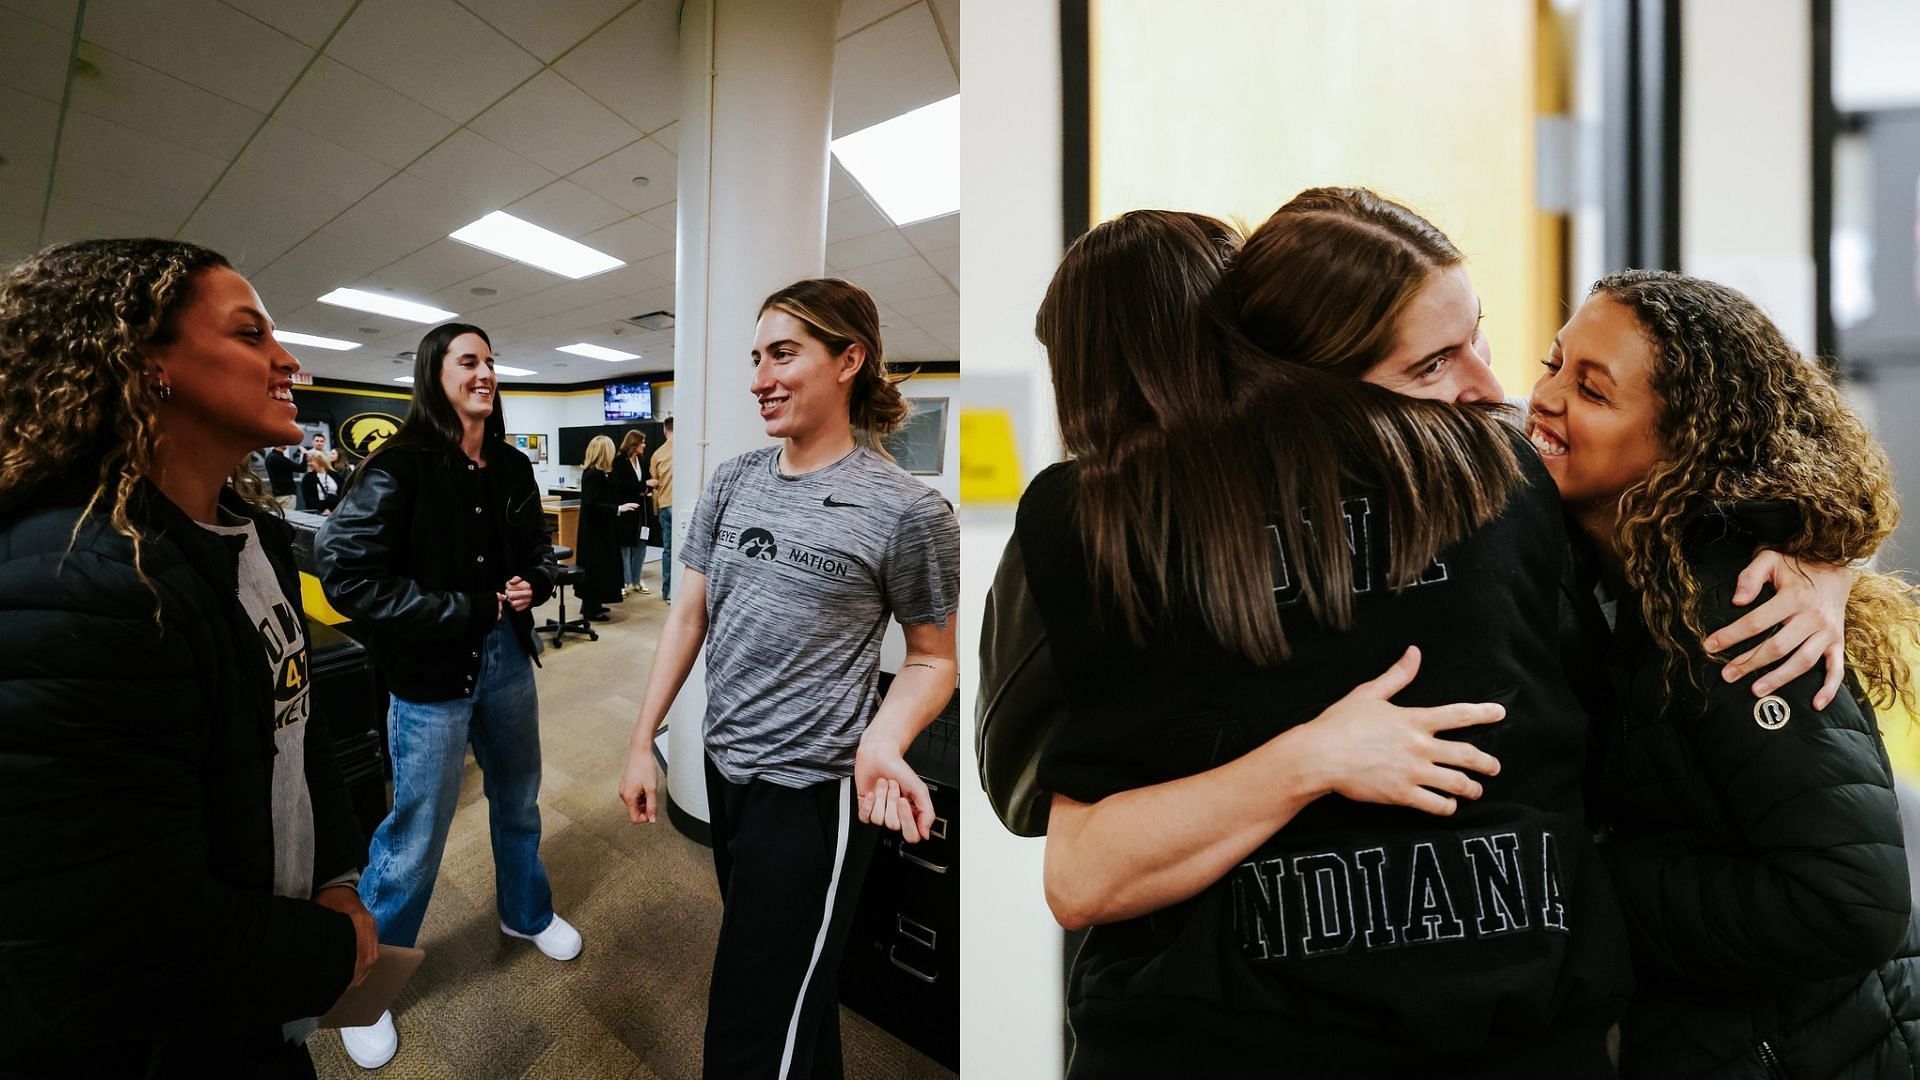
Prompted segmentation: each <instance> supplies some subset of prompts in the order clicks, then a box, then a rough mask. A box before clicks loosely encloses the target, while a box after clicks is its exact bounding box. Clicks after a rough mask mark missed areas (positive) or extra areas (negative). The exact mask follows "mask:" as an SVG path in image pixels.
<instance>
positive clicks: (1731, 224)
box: [1680, 0, 1911, 349]
mask: <svg viewBox="0 0 1920 1080" xmlns="http://www.w3.org/2000/svg"><path fill="white" fill-rule="evenodd" d="M1908 2H1911V0H1908ZM1807 3H1808V0H1687V2H1686V6H1685V7H1683V8H1682V9H1681V13H1680V27H1681V37H1682V40H1681V61H1680V70H1681V88H1680V109H1681V115H1680V266H1681V268H1682V269H1683V270H1685V271H1686V272H1687V273H1689V274H1693V275H1696V276H1699V277H1705V278H1711V279H1713V280H1715V281H1719V282H1722V283H1724V284H1727V285H1730V286H1732V287H1734V288H1736V289H1739V290H1740V291H1742V292H1744V293H1746V294H1747V295H1748V296H1750V297H1752V298H1753V300H1754V301H1755V302H1756V303H1758V304H1759V305H1760V306H1761V307H1762V308H1764V309H1765V310H1766V311H1767V313H1768V314H1769V315H1771V316H1772V317H1773V320H1774V322H1775V323H1776V324H1778V325H1779V327H1780V329H1781V330H1783V331H1785V332H1786V334H1787V336H1788V337H1789V338H1791V339H1792V340H1793V341H1794V342H1795V343H1796V344H1798V345H1799V346H1800V347H1801V348H1803V349H1811V348H1812V347H1813V336H1814V294H1813V218H1812V214H1813V177H1812V170H1813V165H1812V144H1813V113H1812V103H1811V90H1810V85H1811V81H1812V78H1813V75H1812V68H1811V64H1812V56H1811V53H1812V44H1811V40H1812V15H1811V14H1810V12H1809V10H1808V7H1807ZM1908 51H1909V52H1910V51H1911V50H1910V49H1909V50H1908Z"/></svg>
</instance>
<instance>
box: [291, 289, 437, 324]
mask: <svg viewBox="0 0 1920 1080" xmlns="http://www.w3.org/2000/svg"><path fill="white" fill-rule="evenodd" d="M320 302H321V303H323V304H332V305H334V306H336V307H347V308H353V309H355V310H357V311H371V312H373V313H374V314H375V315H391V316H393V317H394V318H396V319H405V320H407V321H408V322H417V323H430V322H446V321H447V320H449V319H453V318H457V317H458V313H457V312H452V311H442V310H440V309H439V308H437V307H428V306H427V305H426V304H416V303H414V302H413V301H411V300H402V299H400V298H399V297H397V296H386V295H384V294H382V293H371V292H368V291H366V290H365V289H335V290H333V291H332V292H330V293H328V294H327V295H325V296H323V297H321V298H320Z"/></svg>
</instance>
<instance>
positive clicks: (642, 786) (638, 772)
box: [620, 742, 660, 825]
mask: <svg viewBox="0 0 1920 1080" xmlns="http://www.w3.org/2000/svg"><path fill="white" fill-rule="evenodd" d="M659 787H660V768H659V766H658V765H656V764H655V763H654V760H653V744H652V743H651V742H649V743H647V744H646V745H645V746H634V747H633V748H632V749H630V750H628V751H627V771H626V772H624V773H622V774H621V776H620V803H621V805H622V806H625V807H626V808H627V820H628V821H631V822H633V823H634V824H635V825H642V824H652V823H653V822H654V821H656V820H658V819H659V815H660V796H659Z"/></svg>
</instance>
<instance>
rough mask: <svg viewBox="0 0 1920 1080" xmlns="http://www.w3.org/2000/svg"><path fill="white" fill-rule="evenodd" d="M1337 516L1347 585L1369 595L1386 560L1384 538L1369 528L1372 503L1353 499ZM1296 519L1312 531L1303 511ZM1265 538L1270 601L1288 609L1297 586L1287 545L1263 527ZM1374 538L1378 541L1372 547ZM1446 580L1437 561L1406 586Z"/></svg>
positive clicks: (1382, 573)
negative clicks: (1349, 568)
mask: <svg viewBox="0 0 1920 1080" xmlns="http://www.w3.org/2000/svg"><path fill="white" fill-rule="evenodd" d="M1340 513H1341V516H1342V518H1343V519H1344V520H1345V523H1346V534H1347V551H1348V553H1349V554H1350V555H1352V557H1353V558H1352V564H1353V580H1352V582H1351V583H1350V586H1351V588H1352V590H1353V593H1354V595H1355V596H1362V595H1365V594H1366V593H1370V592H1372V591H1373V590H1374V588H1375V587H1376V586H1377V585H1378V584H1379V583H1380V582H1382V581H1384V580H1386V576H1387V575H1386V568H1387V566H1388V565H1390V562H1391V560H1390V559H1389V558H1388V551H1387V544H1386V540H1385V537H1384V536H1383V535H1382V533H1381V532H1380V530H1377V529H1375V528H1374V527H1373V517H1374V509H1373V501H1372V500H1370V499H1368V498H1366V497H1365V496H1356V497H1354V498H1351V499H1346V500H1343V501H1342V502H1341V503H1340ZM1300 520H1301V521H1302V522H1303V523H1305V524H1306V526H1307V528H1308V529H1312V528H1313V519H1312V517H1311V516H1310V515H1308V513H1307V512H1306V510H1305V509H1304V508H1303V509H1302V510H1301V511H1300ZM1267 534H1268V538H1269V539H1270V540H1271V541H1272V544H1273V602H1274V603H1275V604H1277V605H1278V606H1280V607H1291V606H1292V605H1294V604H1297V603H1299V602H1300V598H1301V595H1302V592H1301V584H1300V582H1299V580H1298V579H1296V578H1295V577H1294V573H1293V567H1292V565H1291V564H1290V563H1289V561H1288V557H1287V546H1286V544H1285V543H1284V542H1282V537H1281V535H1280V528H1279V526H1277V525H1269V526H1267ZM1376 539H1377V540H1378V541H1379V542H1378V544H1377V546H1376ZM1445 580H1447V564H1445V563H1443V562H1441V561H1440V560H1439V559H1435V560H1433V562H1431V563H1429V564H1428V565H1427V568H1426V569H1425V570H1424V571H1422V572H1421V574H1420V576H1419V578H1418V579H1416V580H1414V581H1412V582H1410V583H1409V584H1408V585H1407V587H1408V588H1410V589H1412V588H1418V587H1419V586H1422V585H1435V584H1438V583H1440V582H1442V581H1445Z"/></svg>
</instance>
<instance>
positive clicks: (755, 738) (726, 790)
mask: <svg viewBox="0 0 1920 1080" xmlns="http://www.w3.org/2000/svg"><path fill="white" fill-rule="evenodd" d="M752 361H753V365H754V378H753V384H752V389H753V395H754V398H755V399H756V400H757V402H758V404H759V413H760V417H761V419H762V421H763V423H764V424H765V426H766V432H767V434H768V435H770V436H773V437H775V438H778V439H779V440H780V444H779V445H778V446H773V447H768V448H766V449H764V450H756V451H752V452H749V453H746V454H742V455H740V456H739V457H736V458H733V459H731V460H729V461H727V462H725V463H723V464H722V465H721V466H720V467H719V469H718V470H716V471H715V473H714V475H713V477H712V478H711V479H710V480H708V482H707V486H706V488H705V490H704V491H702V492H701V496H700V506H699V509H698V510H697V511H696V513H695V514H694V517H693V520H692V522H691V523H690V527H689V528H687V529H686V530H685V535H683V537H682V538H681V541H680V547H679V556H680V561H681V563H682V564H683V567H684V573H683V575H682V577H681V579H680V584H679V586H678V588H677V592H678V594H679V598H680V601H681V602H680V603H679V604H676V605H674V607H673V612H672V614H671V615H669V616H668V617H667V624H666V627H665V629H664V630H662V631H661V635H660V646H659V649H658V651H657V652H656V653H655V655H654V661H653V668H652V671H651V673H650V674H649V676H648V679H647V687H646V692H645V695H644V697H643V698H642V700H641V704H640V716H639V719H638V721H637V722H636V724H635V725H634V733H633V739H632V743H631V745H630V747H629V751H628V756H627V767H626V772H625V774H624V775H623V776H622V777H621V780H620V792H619V794H620V800H621V802H622V803H624V804H625V805H626V807H627V813H628V815H629V816H630V817H631V818H632V819H633V821H635V822H636V823H637V822H643V821H653V820H655V819H656V817H657V816H658V812H659V809H660V802H659V793H658V785H659V776H658V773H657V771H656V769H655V765H654V759H653V739H654V735H655V733H656V732H657V731H658V730H659V725H660V722H661V721H662V719H664V718H665V716H666V713H667V709H668V707H669V706H671V705H672V704H673V699H674V697H675V695H677V694H678V693H679V692H680V687H681V686H682V685H683V684H684V683H685V682H686V678H687V675H688V673H689V672H690V671H691V670H692V667H693V661H694V658H695V656H696V655H698V654H699V652H700V648H701V645H702V644H703V643H704V644H705V646H706V658H707V716H706V727H705V744H706V754H705V761H704V765H705V768H706V776H707V807H708V810H709V811H710V813H711V815H712V823H713V836H714V843H713V857H714V864H715V869H716V870H717V871H718V873H719V877H720V890H721V896H722V899H723V903H724V913H723V914H722V916H721V923H720V941H719V945H718V947H717V948H716V949H715V954H714V967H713V984H712V989H711V991H710V993H709V995H708V999H707V1028H706V1041H705V1047H706V1049H705V1059H704V1060H705V1075H707V1076H709V1077H764V1076H782V1077H815V1078H818V1080H831V1078H835V1077H838V1076H840V1074H841V1049H840V1025H839V1012H840V1009H839V1004H838V1000H837V997H838V995H837V993H836V991H835V982H836V972H837V971H838V970H839V964H840V954H841V952H842V950H843V949H844V947H845V944H846V938H847V933H848V930H849V927H850V924H851V919H852V916H853V911H854V907H855V905H856V903H857V902H858V899H859V896H860V883H861V880H862V879H863V877H864V876H865V873H866V867H867V863H868V862H869V860H870V859H871V858H872V855H873V850H874V846H875V843H876V841H877V840H878V838H879V829H880V828H885V829H891V830H895V831H898V832H899V833H900V834H901V837H902V839H903V840H905V841H906V842H908V843H913V842H915V841H917V840H918V839H919V838H920V837H922V836H924V835H926V833H927V830H928V829H929V828H930V827H931V826H932V824H933V820H934V815H933V806H932V802H931V796H930V794H929V792H928V791H927V787H926V784H925V783H924V782H923V781H921V779H920V778H919V777H918V776H916V775H915V774H914V771H913V769H912V768H911V767H910V766H908V765H907V763H906V761H905V758H904V754H905V752H906V749H907V747H908V745H910V744H911V743H912V742H913V740H914V739H915V738H916V737H917V736H918V735H919V734H920V732H921V731H923V730H925V729H926V727H927V726H928V725H929V724H931V723H932V722H933V720H934V718H935V717H936V716H937V715H939V713H940V710H941V708H942V707H943V706H945V704H946V703H947V701H948V699H950V698H951V697H952V696H953V690H954V680H955V678H956V677H957V663H956V657H955V652H954V624H953V613H954V608H955V605H956V603H957V601H958V595H957V593H958V585H959V566H958V563H959V529H958V526H957V524H956V523H955V521H954V516H953V508H952V507H950V506H948V505H947V502H946V500H945V499H942V498H941V497H940V495H939V493H937V492H935V491H934V490H932V489H931V488H929V487H927V486H926V485H925V484H922V483H921V482H919V481H918V480H916V479H914V478H913V477H912V476H909V475H908V474H907V473H906V472H905V471H904V470H902V469H901V468H900V467H899V466H898V465H895V464H894V463H893V462H892V461H890V460H888V459H887V458H885V457H884V456H882V455H881V454H879V453H877V452H876V451H875V450H873V449H872V448H871V446H870V445H869V444H870V443H871V442H872V441H873V440H877V439H878V438H879V437H881V436H883V435H886V434H887V433H889V432H891V431H894V430H896V429H897V428H898V427H899V426H900V424H901V422H902V421H903V420H905V419H906V416H907V410H908V405H907V402H906V401H905V400H904V399H903V398H902V397H901V395H900V390H899V387H898V386H896V385H895V384H894V382H893V380H891V379H889V378H888V376H887V367H886V356H885V354H884V353H883V352H882V351H881V342H880V318H879V312H878V309H877V308H876V307H875V305H874V302H873V298H872V297H870V296H868V295H867V293H866V292H865V290H863V289H861V288H859V287H858V286H856V285H853V284H850V283H848V282H845V281H840V280H836V279H813V280H808V281H801V282H796V283H795V284H793V285H790V286H788V287H786V288H784V289H781V290H780V291H778V292H776V293H774V294H773V295H772V296H769V297H768V298H767V300H766V302H765V303H764V304H762V305H761V308H760V318H759V322H758V325H757V327H756V330H755V336H754V344H753V355H752ZM683 479H684V478H683ZM889 618H891V619H893V620H894V621H895V622H897V623H899V625H900V627H901V630H902V632H903V634H904V636H905V639H906V659H905V660H904V662H903V663H902V664H901V667H900V670H899V673H898V674H897V675H896V676H895V678H894V680H893V683H892V685H891V686H889V687H888V689H887V692H886V695H885V696H884V697H882V696H881V694H880V691H879V685H878V680H879V674H880V646H881V638H882V635H883V632H884V631H885V629H886V624H887V620H888V619H889ZM856 819H858V822H861V823H869V824H871V825H874V826H878V828H866V827H860V826H858V825H856Z"/></svg>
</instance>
